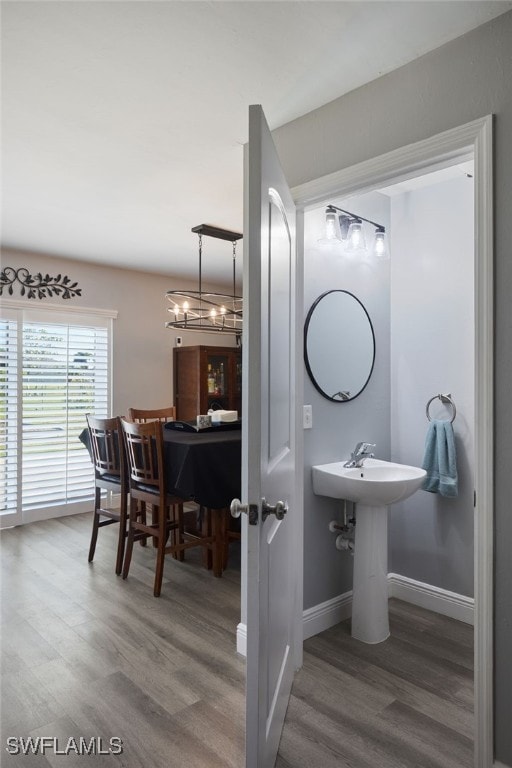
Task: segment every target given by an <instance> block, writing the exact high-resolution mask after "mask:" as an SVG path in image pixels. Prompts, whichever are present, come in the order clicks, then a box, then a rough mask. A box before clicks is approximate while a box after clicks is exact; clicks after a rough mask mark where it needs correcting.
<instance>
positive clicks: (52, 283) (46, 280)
mask: <svg viewBox="0 0 512 768" xmlns="http://www.w3.org/2000/svg"><path fill="white" fill-rule="evenodd" d="M15 282H18V283H20V285H21V289H20V293H21V295H22V296H26V297H27V299H47V298H49V297H51V296H60V297H61V299H71V298H74V297H75V296H81V295H82V289H81V288H78V283H72V282H71V280H70V279H69V277H68V276H67V275H57V277H51V276H50V275H48V274H46V275H43V274H42V273H41V272H37V274H35V275H31V274H30V272H29V271H28V269H26V268H25V267H20V268H19V269H14V267H6V268H5V269H2V271H1V273H0V296H2V295H3V292H4V289H6V292H7V293H8V294H9V296H12V295H13V293H14V289H13V284H14V283H15Z"/></svg>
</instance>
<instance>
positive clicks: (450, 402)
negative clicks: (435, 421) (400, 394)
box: [425, 395, 457, 424]
mask: <svg viewBox="0 0 512 768" xmlns="http://www.w3.org/2000/svg"><path fill="white" fill-rule="evenodd" d="M437 398H439V400H440V401H441V402H442V403H445V404H447V405H451V407H452V409H453V416H452V418H451V419H450V424H453V422H454V421H455V417H456V415H457V409H456V407H455V403H454V402H453V400H452V396H451V395H434V397H431V398H430V400H429V401H428V403H427V407H426V409H425V411H426V413H427V419H428V420H429V421H432V419H431V418H430V414H429V412H428V409H429V406H430V403H432V402H433V401H434V400H437Z"/></svg>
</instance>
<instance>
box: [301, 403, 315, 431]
mask: <svg viewBox="0 0 512 768" xmlns="http://www.w3.org/2000/svg"><path fill="white" fill-rule="evenodd" d="M302 425H303V427H304V429H311V427H312V426H313V406H312V405H303V406H302Z"/></svg>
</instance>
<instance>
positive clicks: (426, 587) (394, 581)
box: [388, 573, 475, 624]
mask: <svg viewBox="0 0 512 768" xmlns="http://www.w3.org/2000/svg"><path fill="white" fill-rule="evenodd" d="M388 588H389V592H388V594H389V597H396V598H398V599H399V600H404V601H405V602H406V603H412V604H413V605H419V606H420V607H421V608H426V609H427V610H428V611H434V613H440V614H442V615H443V616H449V617H450V618H452V619H457V621H463V622H465V623H466V624H473V623H474V607H475V601H474V599H473V598H472V597H466V596H465V595H459V594H457V593H456V592H450V591H449V590H447V589H441V588H440V587H434V586H433V585H432V584H424V583H423V582H422V581H415V580H414V579H409V578H407V576H400V575H399V574H398V573H388Z"/></svg>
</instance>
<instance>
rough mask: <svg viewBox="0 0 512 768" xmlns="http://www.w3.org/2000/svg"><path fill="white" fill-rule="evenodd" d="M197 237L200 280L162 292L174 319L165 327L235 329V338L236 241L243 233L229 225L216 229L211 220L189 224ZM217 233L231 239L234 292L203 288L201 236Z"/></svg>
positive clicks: (238, 300)
mask: <svg viewBox="0 0 512 768" xmlns="http://www.w3.org/2000/svg"><path fill="white" fill-rule="evenodd" d="M192 232H197V235H198V237H199V254H198V255H199V283H198V289H197V290H179V289H177V290H173V291H167V293H166V294H165V295H166V296H167V298H168V299H169V301H170V302H171V306H170V307H168V308H167V311H168V312H170V313H171V314H172V315H173V319H172V320H169V322H167V323H166V324H165V327H166V328H174V329H177V330H180V331H201V332H202V333H234V334H235V336H236V337H237V341H240V337H241V335H242V297H241V296H237V295H236V289H235V277H236V244H237V240H240V239H241V238H242V237H243V235H241V234H240V233H239V232H231V231H230V230H229V229H219V227H212V226H210V224H199V226H197V227H192ZM204 236H207V237H216V238H219V239H220V240H228V241H229V242H231V243H232V246H233V251H232V263H233V293H231V294H227V293H216V292H212V291H203V275H202V261H203V237H204Z"/></svg>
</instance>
